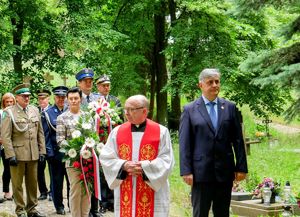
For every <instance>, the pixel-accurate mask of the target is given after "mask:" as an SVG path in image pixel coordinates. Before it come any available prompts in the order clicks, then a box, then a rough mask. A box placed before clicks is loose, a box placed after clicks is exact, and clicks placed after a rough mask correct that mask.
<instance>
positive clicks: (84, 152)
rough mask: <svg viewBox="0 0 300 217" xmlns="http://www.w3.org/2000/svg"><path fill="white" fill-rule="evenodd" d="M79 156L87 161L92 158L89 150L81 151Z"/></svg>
mask: <svg viewBox="0 0 300 217" xmlns="http://www.w3.org/2000/svg"><path fill="white" fill-rule="evenodd" d="M81 155H82V157H83V158H84V159H89V158H90V157H91V156H92V153H91V152H90V151H89V150H83V151H82V153H81Z"/></svg>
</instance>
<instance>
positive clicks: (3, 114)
mask: <svg viewBox="0 0 300 217" xmlns="http://www.w3.org/2000/svg"><path fill="white" fill-rule="evenodd" d="M6 116H7V115H6V112H3V113H2V115H1V119H2V120H4V119H5V118H6Z"/></svg>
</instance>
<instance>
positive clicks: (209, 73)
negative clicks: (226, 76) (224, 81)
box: [199, 69, 221, 82]
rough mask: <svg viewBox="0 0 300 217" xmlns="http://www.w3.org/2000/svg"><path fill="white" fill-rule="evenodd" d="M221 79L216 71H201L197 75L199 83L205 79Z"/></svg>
mask: <svg viewBox="0 0 300 217" xmlns="http://www.w3.org/2000/svg"><path fill="white" fill-rule="evenodd" d="M216 75H217V76H219V77H221V73H220V71H219V70H218V69H203V70H202V72H200V74H199V82H201V81H204V80H205V79H206V78H209V77H213V76H216Z"/></svg>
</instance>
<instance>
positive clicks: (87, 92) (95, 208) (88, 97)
mask: <svg viewBox="0 0 300 217" xmlns="http://www.w3.org/2000/svg"><path fill="white" fill-rule="evenodd" d="M93 78H94V72H93V70H92V69H86V68H85V69H82V70H81V71H80V72H78V73H77V74H76V79H77V80H78V82H79V89H80V90H81V91H82V99H81V105H87V104H88V103H90V102H92V101H96V100H97V99H98V98H99V94H97V93H92V88H93ZM90 216H91V217H99V216H101V214H100V212H99V201H98V199H97V198H96V197H95V196H94V195H92V197H91V210H90Z"/></svg>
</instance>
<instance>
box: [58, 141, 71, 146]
mask: <svg viewBox="0 0 300 217" xmlns="http://www.w3.org/2000/svg"><path fill="white" fill-rule="evenodd" d="M60 146H61V147H66V146H69V143H68V142H67V140H63V141H62V142H61V143H60Z"/></svg>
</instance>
